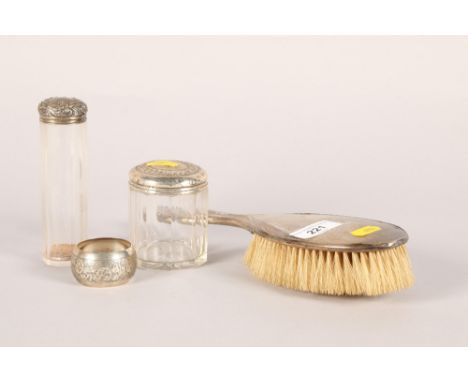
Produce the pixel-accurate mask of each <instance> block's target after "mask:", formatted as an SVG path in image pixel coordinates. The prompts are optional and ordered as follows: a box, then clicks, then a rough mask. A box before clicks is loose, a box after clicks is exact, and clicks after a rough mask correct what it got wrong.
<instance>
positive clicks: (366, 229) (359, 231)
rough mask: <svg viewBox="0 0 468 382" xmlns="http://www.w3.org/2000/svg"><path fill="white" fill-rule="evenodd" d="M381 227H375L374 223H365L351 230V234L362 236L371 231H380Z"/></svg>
mask: <svg viewBox="0 0 468 382" xmlns="http://www.w3.org/2000/svg"><path fill="white" fill-rule="evenodd" d="M381 229H382V228H380V227H377V226H375V225H366V226H365V227H361V228H358V229H356V230H354V231H353V232H351V235H353V236H356V237H364V236H367V235H370V234H371V233H374V232H377V231H380V230H381Z"/></svg>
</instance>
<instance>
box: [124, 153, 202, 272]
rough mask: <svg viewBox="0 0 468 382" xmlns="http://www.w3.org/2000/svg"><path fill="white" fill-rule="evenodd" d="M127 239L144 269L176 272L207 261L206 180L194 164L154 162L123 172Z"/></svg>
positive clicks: (172, 161) (170, 161) (168, 161)
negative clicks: (126, 191) (126, 190)
mask: <svg viewBox="0 0 468 382" xmlns="http://www.w3.org/2000/svg"><path fill="white" fill-rule="evenodd" d="M129 185H130V216H129V218H130V240H131V241H132V243H133V245H134V247H135V249H136V252H137V256H138V265H139V266H140V267H144V268H160V269H178V268H185V267H192V266H199V265H202V264H204V263H205V262H206V260H207V225H208V181H207V174H206V172H205V171H204V170H203V169H202V168H200V167H199V166H197V165H195V164H192V163H188V162H182V161H175V160H154V161H150V162H145V163H142V164H140V165H138V166H136V167H134V168H133V169H132V170H131V171H130V174H129Z"/></svg>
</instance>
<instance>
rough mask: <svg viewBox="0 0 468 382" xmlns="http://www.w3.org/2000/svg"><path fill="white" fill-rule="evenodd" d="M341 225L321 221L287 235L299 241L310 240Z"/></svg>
mask: <svg viewBox="0 0 468 382" xmlns="http://www.w3.org/2000/svg"><path fill="white" fill-rule="evenodd" d="M341 224H342V223H338V222H332V221H330V220H321V221H319V222H316V223H312V224H309V225H308V226H306V227H304V228H301V229H298V230H297V231H294V232H291V233H290V234H289V235H290V236H294V237H298V238H299V239H310V238H311V237H314V236H318V235H321V234H322V233H325V232H327V231H330V230H331V229H333V228H335V227H338V226H339V225H341Z"/></svg>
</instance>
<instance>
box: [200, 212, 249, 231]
mask: <svg viewBox="0 0 468 382" xmlns="http://www.w3.org/2000/svg"><path fill="white" fill-rule="evenodd" d="M208 223H209V224H219V225H229V226H231V227H238V228H243V229H245V230H247V231H252V222H251V220H250V218H249V216H248V215H237V214H228V213H224V212H219V211H211V210H210V211H209V212H208Z"/></svg>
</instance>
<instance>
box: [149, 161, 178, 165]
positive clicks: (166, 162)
mask: <svg viewBox="0 0 468 382" xmlns="http://www.w3.org/2000/svg"><path fill="white" fill-rule="evenodd" d="M146 165H147V166H149V167H160V166H161V167H177V166H178V165H179V164H178V163H176V162H172V161H170V160H154V161H151V162H148V163H146Z"/></svg>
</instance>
